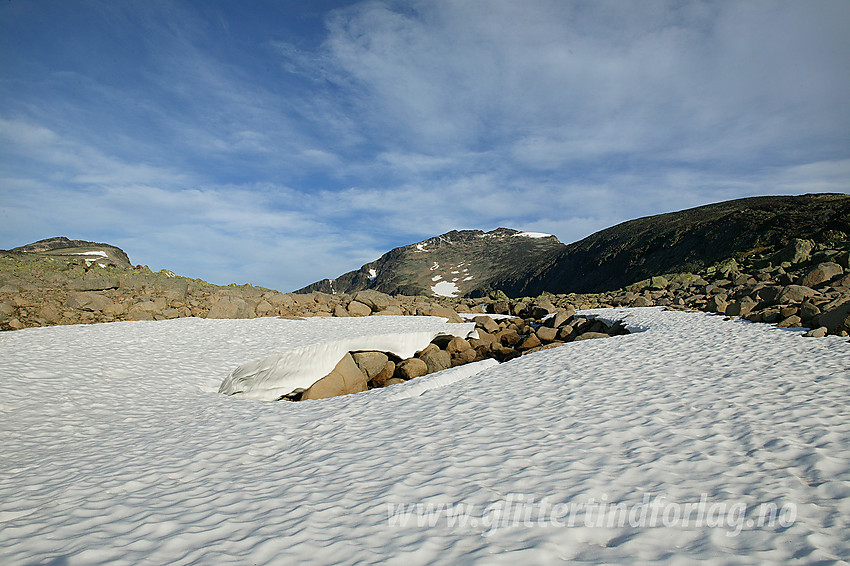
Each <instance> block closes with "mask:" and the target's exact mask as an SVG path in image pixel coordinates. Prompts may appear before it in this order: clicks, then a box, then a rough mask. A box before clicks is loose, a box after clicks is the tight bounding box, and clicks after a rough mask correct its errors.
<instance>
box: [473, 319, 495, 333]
mask: <svg viewBox="0 0 850 566" xmlns="http://www.w3.org/2000/svg"><path fill="white" fill-rule="evenodd" d="M473 320H474V321H475V326H476V327H478V328H481V329H483V330H484V331H485V332H489V333H490V334H492V333H494V332H498V331H499V325H498V324H496V321H495V320H493V319H492V318H490V317H489V316H476V317H475V318H474V319H473Z"/></svg>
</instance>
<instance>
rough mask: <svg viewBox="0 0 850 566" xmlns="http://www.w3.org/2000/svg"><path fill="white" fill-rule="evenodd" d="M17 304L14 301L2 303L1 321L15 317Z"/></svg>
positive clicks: (0, 304)
mask: <svg viewBox="0 0 850 566" xmlns="http://www.w3.org/2000/svg"><path fill="white" fill-rule="evenodd" d="M15 311H16V309H15V306H14V305H12V303H0V322H7V321H9V320H11V319H13V318H15Z"/></svg>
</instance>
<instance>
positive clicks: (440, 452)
mask: <svg viewBox="0 0 850 566" xmlns="http://www.w3.org/2000/svg"><path fill="white" fill-rule="evenodd" d="M586 313H587V311H585V314H586ZM591 313H592V314H596V315H599V316H603V317H605V318H608V319H609V320H614V319H623V317H628V318H625V319H624V320H625V322H626V324H627V326H628V327H629V328H630V329H631V330H632V331H633V332H634V333H633V334H630V335H626V336H616V337H614V338H610V339H604V340H586V341H581V342H573V343H569V344H566V345H564V346H562V347H560V348H555V349H551V350H544V351H541V352H537V353H535V354H530V355H527V356H523V357H521V358H518V359H515V360H512V361H510V362H507V363H504V364H500V365H491V366H490V367H481V366H479V365H478V364H475V366H476V368H473V369H476V370H477V369H479V368H480V371H477V373H474V374H472V375H465V374H464V373H463V372H464V371H469V372H471V371H473V369H464V368H468V367H469V366H461V367H459V368H455V370H449V371H450V372H455V373H443V372H440V373H436V374H432V375H430V376H426V377H423V378H418V379H414V380H411V381H409V382H406V383H403V384H400V385H394V386H391V387H388V388H385V389H375V390H371V391H367V392H364V393H359V394H356V395H347V396H344V397H336V398H332V399H324V400H321V401H303V402H300V403H289V402H280V403H264V402H260V401H256V400H251V399H244V398H239V397H227V396H224V395H220V394H218V393H217V389H218V386H219V384H220V383H221V381H222V379H224V377H226V376H227V375H228V373H229V372H230V371H232V370H233V368H235V367H237V366H238V365H240V364H242V363H245V362H246V361H248V360H254V359H261V358H263V357H264V356H268V355H271V354H273V353H275V352H278V351H279V349H280V348H281V347H285V348H294V347H301V346H308V345H311V344H319V343H325V342H327V341H328V339H329V337H331V338H333V337H340V336H342V337H344V336H351V335H352V334H354V335H363V334H364V333H365V334H391V333H394V332H401V331H404V332H406V331H419V330H421V328H420V327H419V326H418V324H419V322H418V321H417V318H416V317H368V318H357V319H345V318H316V319H310V320H307V321H291V320H280V319H276V318H263V319H253V320H202V319H193V318H186V319H176V320H168V321H158V322H118V323H110V324H96V325H89V326H56V327H48V328H28V329H24V330H19V331H15V332H3V333H0V413H2V414H0V423H2V424H1V425H0V442H2V446H3V456H2V458H0V563H2V564H36V563H38V564H46V563H51V564H139V563H147V564H169V563H174V564H245V563H251V564H297V563H310V564H358V563H386V564H404V565H411V566H412V565H417V564H434V563H440V564H482V565H490V564H516V563H518V562H519V563H525V564H561V563H563V562H564V561H574V562H581V563H585V564H621V563H632V564H633V563H640V564H646V563H651V562H655V563H661V562H666V563H680V564H690V563H696V562H700V563H704V564H710V565H715V564H718V565H719V564H733V563H734V564H763V563H774V564H784V563H794V562H805V563H813V562H819V563H835V562H840V561H841V560H842V559H844V558H846V557H847V556H848V555H850V545H848V536H847V533H848V532H850V415H848V407H850V369H848V368H850V347H848V344H847V339H846V338H838V337H832V336H830V337H827V338H822V339H812V338H802V337H801V333H802V331H801V330H800V329H780V328H775V327H772V326H768V325H762V324H751V323H748V322H743V321H738V320H734V321H724V320H723V317H720V316H713V315H706V314H701V313H683V312H667V311H662V310H659V309H651V308H650V309H610V310H600V311H591ZM437 323H439V324H442V321H437ZM461 370H462V371H461ZM458 371H459V372H460V373H458ZM446 376H448V377H446ZM452 376H454V377H452ZM422 380H425V381H422ZM428 383H430V384H431V386H430V387H429V386H426V385H424V384H428ZM703 495H705V496H706V497H707V498H708V501H709V502H742V503H745V504H746V505H747V513H746V514H745V515H742V518H743V519H746V520H750V519H753V518H754V516H753V514H752V513H753V511H752V510H753V509H755V506H756V505H759V504H764V503H773V504H777V505H780V506H782V505H790V504H792V505H794V506H795V508H796V516H795V518H794V521H793V523H792V524H790V525H789V526H785V527H780V526H774V527H771V528H768V527H763V528H759V527H745V528H744V529H743V530H742V531H741V532H740V534H738V535H737V536H729V530H730V529H728V528H726V527H725V526H723V525H721V526H713V527H711V526H701V527H697V526H694V525H690V526H684V525H673V526H669V527H665V526H657V527H654V528H648V527H640V526H638V527H633V526H630V525H629V524H626V525H625V526H622V527H620V526H616V525H615V526H610V527H609V526H605V525H603V526H595V524H594V522H593V520H592V519H590V521H589V524H590V525H591V526H586V524H585V522H584V521H585V519H587V517H586V515H584V514H579V520H580V523H579V524H576V525H574V526H572V527H569V526H563V525H562V526H558V525H557V524H551V523H545V522H544V523H538V522H537V521H536V518H537V516H536V515H534V516H533V517H532V519H531V520H530V521H527V522H526V521H524V517H520V521H519V522H515V523H513V524H510V525H508V526H506V527H504V528H498V529H492V528H490V527H489V526H488V525H487V524H485V523H484V522H482V521H475V522H467V523H463V524H459V523H451V524H450V523H449V522H448V520H447V519H446V518H445V517H443V518H442V519H439V520H437V521H435V522H434V524H433V526H432V525H429V524H427V523H423V524H422V525H418V524H417V523H416V519H415V517H414V519H413V520H412V522H409V523H406V524H398V522H395V523H392V522H391V521H390V520H389V517H390V516H391V515H392V513H391V511H390V510H391V509H397V507H395V506H397V505H402V504H403V505H408V504H409V505H414V504H417V503H421V504H422V505H426V504H429V503H430V504H441V503H463V504H466V505H470V506H474V508H475V509H477V510H478V511H479V512H480V511H481V510H482V509H484V508H488V507H489V506H492V505H496V504H501V503H505V502H513V504H516V502H517V501H520V500H521V501H525V502H528V501H529V500H531V501H533V502H534V503H535V504H541V505H542V502H543V501H544V500H545V501H546V502H547V505H550V506H551V505H569V504H577V505H579V504H587V505H590V504H592V503H593V502H599V501H607V502H612V503H613V502H621V503H624V504H626V505H636V504H639V503H640V502H641V501H642V500H644V498H645V497H646V496H651V497H652V498H653V500H657V499H658V498H660V497H661V496H663V497H664V498H666V501H672V502H678V503H682V504H685V503H693V502H697V501H699V500H700V498H701V497H702V496H703Z"/></svg>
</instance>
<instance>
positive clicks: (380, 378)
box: [372, 360, 404, 387]
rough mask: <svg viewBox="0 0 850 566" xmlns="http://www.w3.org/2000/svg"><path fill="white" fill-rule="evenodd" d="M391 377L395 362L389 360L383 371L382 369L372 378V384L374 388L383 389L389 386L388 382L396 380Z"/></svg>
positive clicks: (393, 373) (393, 372)
mask: <svg viewBox="0 0 850 566" xmlns="http://www.w3.org/2000/svg"><path fill="white" fill-rule="evenodd" d="M393 375H395V362H394V361H392V360H389V361H387V363H386V365H385V366H384V369H382V370H381V371H380V372H378V374H377V375H376V376H375V377H373V378H372V383H373V384H374V385H375V387H384V386H386V385H390V382H391V381H392V380H394V379H398V378H395V377H393ZM399 381H404V380H399Z"/></svg>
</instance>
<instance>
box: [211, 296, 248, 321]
mask: <svg viewBox="0 0 850 566" xmlns="http://www.w3.org/2000/svg"><path fill="white" fill-rule="evenodd" d="M250 316H251V314H250V308H249V307H248V303H246V302H245V299H243V298H241V297H234V296H232V295H224V296H222V297H220V298H219V299H218V301H216V302H215V304H214V305H213V306H212V308H210V311H209V312H208V313H207V318H249V317H250Z"/></svg>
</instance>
